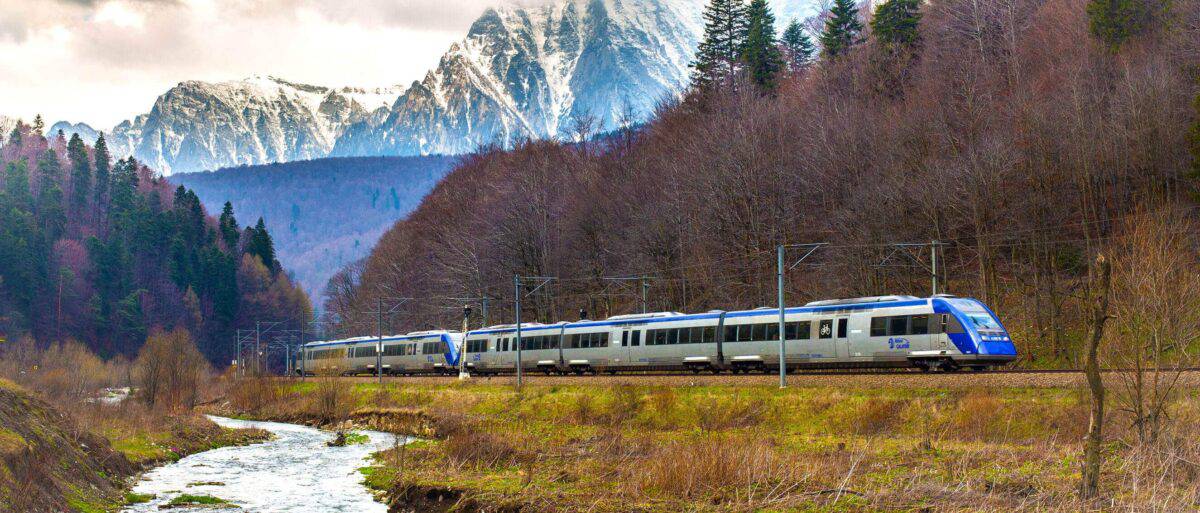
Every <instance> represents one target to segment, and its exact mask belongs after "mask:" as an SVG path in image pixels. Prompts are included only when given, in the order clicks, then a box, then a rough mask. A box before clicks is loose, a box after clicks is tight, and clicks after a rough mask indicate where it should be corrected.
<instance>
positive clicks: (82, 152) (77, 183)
mask: <svg viewBox="0 0 1200 513" xmlns="http://www.w3.org/2000/svg"><path fill="white" fill-rule="evenodd" d="M67 158H69V159H71V192H72V194H71V205H72V206H73V207H74V211H76V212H79V211H82V210H83V207H84V206H85V205H87V201H88V198H89V197H90V194H89V193H90V192H91V191H90V189H91V184H92V165H91V163H90V162H88V154H87V147H85V146H84V144H83V139H81V138H80V137H79V134H72V135H71V141H70V142H68V143H67Z"/></svg>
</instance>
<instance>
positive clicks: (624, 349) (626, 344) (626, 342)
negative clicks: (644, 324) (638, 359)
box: [613, 327, 642, 367]
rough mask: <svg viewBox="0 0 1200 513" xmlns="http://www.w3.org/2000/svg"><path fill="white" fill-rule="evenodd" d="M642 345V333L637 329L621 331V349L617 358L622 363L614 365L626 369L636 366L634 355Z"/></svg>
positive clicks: (617, 362)
mask: <svg viewBox="0 0 1200 513" xmlns="http://www.w3.org/2000/svg"><path fill="white" fill-rule="evenodd" d="M641 345H642V332H641V330H638V329H636V328H628V327H627V328H623V329H622V330H621V349H620V351H618V352H617V358H619V359H620V361H616V362H613V365H615V366H618V367H626V366H630V365H633V364H634V361H633V355H635V354H637V352H638V348H639V347H640V346H641Z"/></svg>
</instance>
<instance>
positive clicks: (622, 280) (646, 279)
mask: <svg viewBox="0 0 1200 513" xmlns="http://www.w3.org/2000/svg"><path fill="white" fill-rule="evenodd" d="M655 278H657V276H648V275H645V274H643V275H640V276H621V277H615V278H603V280H604V281H607V282H611V283H617V284H620V287H621V290H622V292H621V295H626V296H628V295H632V296H633V297H634V298H637V297H638V292H633V293H632V294H630V293H628V292H625V291H626V290H628V289H626V288H625V285H626V284H627V283H628V282H631V281H637V282H638V284H639V285H640V286H641V291H640V292H641V302H642V305H641V306H642V313H646V312H647V311H648V310H649V307H648V304H649V303H648V302H647V300H646V298H647V296H648V294H649V292H650V280H652V279H655ZM606 290H607V287H606Z"/></svg>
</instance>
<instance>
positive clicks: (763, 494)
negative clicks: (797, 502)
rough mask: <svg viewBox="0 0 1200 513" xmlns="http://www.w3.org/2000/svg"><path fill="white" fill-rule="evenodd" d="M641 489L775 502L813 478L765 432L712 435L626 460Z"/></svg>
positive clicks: (751, 504)
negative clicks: (746, 435)
mask: <svg viewBox="0 0 1200 513" xmlns="http://www.w3.org/2000/svg"><path fill="white" fill-rule="evenodd" d="M624 468H625V472H628V473H630V474H632V475H629V476H627V482H628V483H631V485H632V486H635V487H636V489H635V490H631V491H635V492H637V493H639V494H654V493H666V494H669V495H673V496H676V497H679V498H683V499H689V500H694V499H701V498H711V499H713V500H714V502H727V501H733V500H738V501H742V502H745V503H746V505H747V506H749V507H751V508H752V509H753V508H761V507H767V506H769V505H772V504H774V503H777V502H779V501H781V500H783V499H785V498H786V497H788V496H789V495H791V494H792V493H793V492H794V491H795V490H797V489H798V488H799V487H800V486H801V485H803V484H804V483H805V482H806V481H807V480H808V479H809V473H808V472H807V471H806V470H805V469H804V468H803V467H802V466H801V465H800V464H799V463H798V462H797V461H796V460H794V459H792V458H787V457H785V456H784V455H782V454H780V453H779V451H778V450H777V449H776V448H775V447H774V445H773V444H772V443H771V442H770V441H769V440H767V439H764V438H761V437H752V438H744V437H713V438H705V439H700V440H697V439H690V440H678V441H672V442H669V443H666V444H662V445H659V446H657V447H656V448H654V449H652V450H651V451H650V452H649V454H647V455H646V457H645V459H644V460H643V461H640V462H638V463H637V464H636V465H626V466H624Z"/></svg>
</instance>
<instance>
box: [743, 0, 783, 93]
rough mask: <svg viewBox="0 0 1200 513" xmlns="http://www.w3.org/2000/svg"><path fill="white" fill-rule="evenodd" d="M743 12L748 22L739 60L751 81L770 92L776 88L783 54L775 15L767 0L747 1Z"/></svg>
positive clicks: (781, 67)
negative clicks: (780, 49) (776, 33)
mask: <svg viewBox="0 0 1200 513" xmlns="http://www.w3.org/2000/svg"><path fill="white" fill-rule="evenodd" d="M746 15H747V17H748V19H749V25H748V26H747V29H746V42H745V44H744V45H743V46H742V62H744V63H745V65H746V72H747V74H748V75H749V76H750V82H752V83H753V84H754V85H757V86H758V87H759V88H761V89H764V90H768V91H769V90H772V89H774V88H775V79H776V78H777V76H778V75H779V71H780V70H782V69H783V56H782V55H780V52H779V41H778V40H777V39H776V38H775V14H773V13H772V12H771V7H770V6H769V5H767V0H750V7H749V8H748V9H747V10H746Z"/></svg>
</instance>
